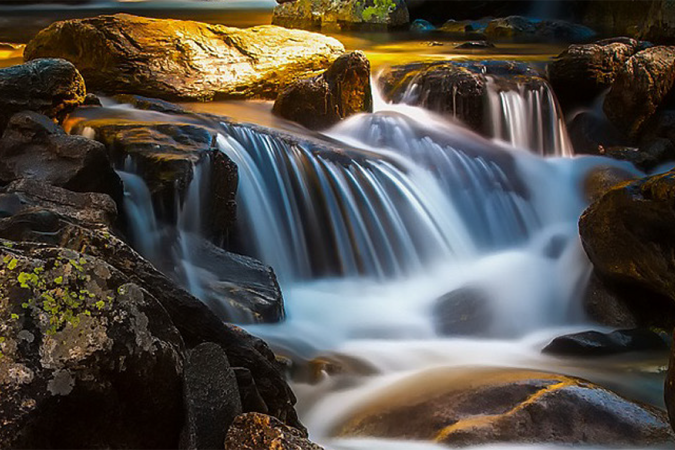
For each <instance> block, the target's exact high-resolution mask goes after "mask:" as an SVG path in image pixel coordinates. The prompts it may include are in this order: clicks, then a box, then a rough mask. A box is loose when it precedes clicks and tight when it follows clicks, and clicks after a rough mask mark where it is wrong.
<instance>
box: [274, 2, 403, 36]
mask: <svg viewBox="0 0 675 450" xmlns="http://www.w3.org/2000/svg"><path fill="white" fill-rule="evenodd" d="M409 22H410V18H409V16H408V8H407V7H406V3H405V1H404V0H318V1H317V0H297V1H294V2H289V3H284V4H282V5H278V6H276V7H275V8H274V14H273V15H272V23H273V24H274V25H280V26H282V27H288V28H304V29H308V30H320V29H324V28H327V29H333V30H351V29H356V28H359V29H364V28H365V29H385V30H386V29H387V28H397V27H402V26H404V25H407V24H408V23H409Z"/></svg>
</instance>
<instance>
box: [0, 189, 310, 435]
mask: <svg viewBox="0 0 675 450" xmlns="http://www.w3.org/2000/svg"><path fill="white" fill-rule="evenodd" d="M22 183H25V182H22ZM12 186H14V190H13V192H11V193H14V194H16V196H18V200H19V201H20V202H22V203H23V207H22V205H18V206H17V199H16V198H14V197H11V196H10V198H9V199H8V198H7V196H6V195H0V207H1V208H2V212H3V215H4V216H5V217H4V218H1V219H0V238H8V239H11V240H13V241H21V240H29V241H34V242H44V243H48V244H50V245H56V246H60V247H64V248H69V249H73V250H76V251H80V252H82V253H85V252H86V253H87V254H88V255H91V256H92V257H96V258H100V259H102V260H105V261H106V262H108V263H109V264H110V265H112V266H114V267H115V268H116V269H117V270H119V271H120V272H122V273H123V274H124V275H125V276H126V277H128V278H129V279H130V280H132V282H133V283H135V284H137V285H139V286H143V287H144V288H145V289H146V290H147V291H149V292H150V293H151V294H152V295H153V296H154V297H155V298H156V299H157V300H158V301H159V302H160V303H161V305H162V306H163V308H164V309H165V310H166V312H167V313H168V314H169V316H170V317H171V320H172V321H173V323H174V325H175V327H176V328H177V329H178V331H179V332H180V333H181V336H182V337H183V339H184V341H185V343H186V344H187V346H188V347H190V348H193V347H196V346H197V345H199V344H201V343H203V342H214V343H217V344H218V345H220V346H221V347H222V348H223V349H224V350H225V352H226V353H227V356H228V359H229V361H230V362H231V363H232V365H233V366H236V367H244V368H246V369H247V370H249V371H250V373H251V375H252V377H253V380H254V383H252V384H254V385H255V387H256V388H257V392H258V395H259V397H260V398H262V400H263V401H264V404H265V407H266V408H267V411H268V412H269V414H271V415H273V416H275V417H277V418H279V419H280V420H282V421H284V422H285V423H287V424H289V425H291V426H294V427H296V428H298V429H300V430H304V428H303V426H302V424H301V423H300V422H299V421H298V418H297V415H296V412H295V409H294V408H293V405H294V404H295V401H296V400H295V396H294V395H293V392H292V391H291V390H290V388H289V387H288V385H287V384H286V382H285V380H284V377H283V374H282V372H281V367H280V366H279V365H278V363H277V362H276V359H275V356H274V354H273V353H272V352H271V351H270V349H269V348H268V347H267V344H265V342H263V341H262V340H260V339H257V338H254V337H253V336H251V335H249V334H247V333H246V332H245V331H243V330H241V329H239V328H237V327H233V326H227V325H225V324H224V323H223V321H222V320H221V319H219V318H218V317H217V316H216V315H215V314H214V313H213V312H212V311H211V310H209V308H208V307H207V306H206V305H205V304H204V303H203V302H201V301H200V300H198V299H197V298H195V297H193V296H192V295H190V294H189V293H188V292H186V291H185V290H183V289H182V288H180V287H178V286H177V285H176V284H175V283H174V282H172V281H171V280H170V279H169V278H168V277H167V276H166V275H164V274H162V273H161V272H159V271H158V270H157V269H156V268H155V267H154V266H153V265H152V264H150V263H149V262H148V261H146V260H145V259H143V258H142V257H141V256H140V255H139V254H137V253H136V252H135V251H134V250H133V249H131V248H130V247H129V246H128V245H127V244H125V243H124V242H122V241H121V240H120V239H118V238H117V237H116V236H115V235H114V234H113V233H111V232H110V231H109V229H108V227H107V226H105V221H103V219H101V223H98V222H99V221H98V220H93V222H95V223H93V224H92V220H79V217H83V216H84V217H90V218H94V217H96V216H97V214H98V215H99V216H103V217H106V216H107V214H109V212H106V213H94V212H91V211H90V212H87V213H86V214H85V213H80V216H74V217H73V216H71V211H72V209H73V208H71V207H69V204H65V205H64V204H62V203H60V200H59V199H62V198H65V199H68V201H69V202H72V203H73V204H74V207H80V205H81V206H82V207H86V208H88V209H91V210H93V211H95V210H96V209H100V210H104V211H105V210H108V209H110V204H111V203H112V200H110V199H107V200H103V199H97V200H96V203H94V202H93V200H88V199H87V198H86V197H87V196H88V195H92V194H77V193H70V192H68V191H65V190H63V189H60V188H56V187H48V186H46V185H42V187H40V188H39V189H37V188H34V187H31V186H25V185H24V186H21V189H19V186H20V185H18V184H17V185H12ZM50 190H51V191H53V195H52V196H51V197H45V193H49V191H50ZM11 193H10V194H11ZM6 194H7V193H6ZM94 195H95V194H94ZM45 198H47V200H45ZM101 202H103V203H104V205H105V203H107V205H108V206H104V205H101V204H100V203H101ZM12 204H14V206H12ZM88 204H89V206H86V205H88ZM4 205H8V206H4ZM13 211H16V213H14V212H13ZM7 214H14V215H12V216H8V217H7ZM105 220H106V221H107V220H109V219H105ZM232 289H233V290H235V287H234V286H233V287H232ZM248 295H251V294H248ZM249 388H250V386H249ZM247 392H248V395H250V392H251V390H250V389H249V390H248V391H247ZM252 404H253V403H251V402H249V403H244V406H251V405H252ZM244 411H249V410H247V409H244ZM254 411H260V408H259V407H256V409H254Z"/></svg>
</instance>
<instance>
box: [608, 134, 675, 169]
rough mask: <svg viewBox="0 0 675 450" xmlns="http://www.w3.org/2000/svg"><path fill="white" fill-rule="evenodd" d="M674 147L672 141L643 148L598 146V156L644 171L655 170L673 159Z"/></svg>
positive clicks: (655, 143)
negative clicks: (625, 163) (627, 163)
mask: <svg viewBox="0 0 675 450" xmlns="http://www.w3.org/2000/svg"><path fill="white" fill-rule="evenodd" d="M674 150H675V148H674V147H673V145H672V143H671V142H670V141H665V142H658V141H657V142H654V143H652V144H651V145H650V146H647V147H645V148H644V149H643V148H638V147H629V146H621V145H619V146H615V147H604V146H602V145H600V146H598V154H599V155H603V156H608V157H610V158H613V159H618V160H620V161H628V162H630V163H631V164H633V165H634V166H635V167H637V168H638V169H640V170H643V171H649V170H652V169H654V168H655V167H656V166H658V165H659V164H662V163H664V162H666V161H669V160H671V159H673V155H674V153H673V151H674Z"/></svg>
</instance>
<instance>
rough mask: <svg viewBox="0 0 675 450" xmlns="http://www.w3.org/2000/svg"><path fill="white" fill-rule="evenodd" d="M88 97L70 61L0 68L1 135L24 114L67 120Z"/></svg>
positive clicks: (53, 60) (50, 61)
mask: <svg viewBox="0 0 675 450" xmlns="http://www.w3.org/2000/svg"><path fill="white" fill-rule="evenodd" d="M85 95H86V88H85V86H84V80H83V79H82V76H81V75H80V73H79V72H78V71H77V69H75V66H73V65H72V64H70V63H69V62H68V61H64V60H61V59H41V60H36V61H31V62H28V63H26V64H22V65H19V66H12V67H7V68H5V69H0V133H2V130H4V129H5V126H6V125H7V122H9V119H10V118H11V117H12V116H13V115H14V114H16V113H18V112H21V111H35V112H38V113H40V114H44V115H46V116H48V117H50V118H52V119H57V120H63V119H64V118H65V116H66V114H68V113H69V112H70V111H72V110H73V109H74V108H75V107H76V106H77V105H80V104H82V102H84V98H85Z"/></svg>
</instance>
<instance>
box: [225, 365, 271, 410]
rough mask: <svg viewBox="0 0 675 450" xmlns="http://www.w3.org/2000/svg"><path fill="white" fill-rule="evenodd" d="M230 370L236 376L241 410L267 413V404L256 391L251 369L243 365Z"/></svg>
mask: <svg viewBox="0 0 675 450" xmlns="http://www.w3.org/2000/svg"><path fill="white" fill-rule="evenodd" d="M232 370H233V371H234V375H235V376H236V377H237V387H238V388H239V395H240V399H241V407H242V410H243V411H247V412H259V413H262V414H267V413H268V410H267V405H266V404H265V400H264V399H263V398H262V397H261V395H260V392H259V391H258V387H257V386H256V384H255V379H254V378H253V375H252V374H251V371H250V370H248V369H247V368H245V367H233V368H232Z"/></svg>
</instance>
